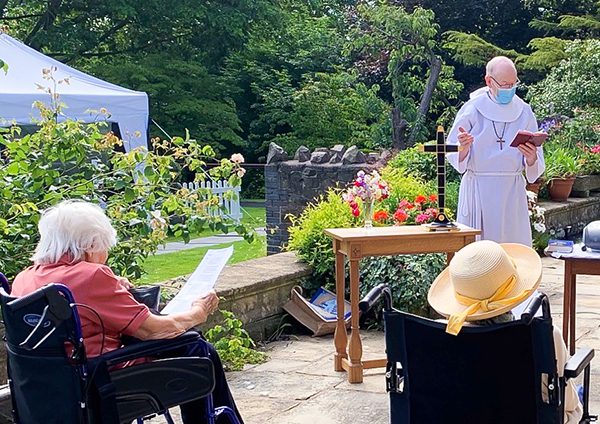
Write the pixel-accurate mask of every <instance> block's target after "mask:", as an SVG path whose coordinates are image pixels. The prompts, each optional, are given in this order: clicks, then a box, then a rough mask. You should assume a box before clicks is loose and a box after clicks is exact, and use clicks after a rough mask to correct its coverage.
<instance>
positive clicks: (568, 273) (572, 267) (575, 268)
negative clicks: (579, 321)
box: [560, 255, 600, 355]
mask: <svg viewBox="0 0 600 424" xmlns="http://www.w3.org/2000/svg"><path fill="white" fill-rule="evenodd" d="M560 259H562V260H563V261H564V262H565V274H564V279H565V280H564V281H565V284H564V287H563V290H564V291H563V327H562V333H563V339H564V341H565V344H566V345H567V347H568V348H569V353H570V354H571V355H573V354H574V353H575V318H576V312H575V309H576V308H575V304H576V297H577V296H576V286H577V274H587V275H600V259H597V258H593V259H592V258H590V259H583V258H570V257H568V256H567V255H565V256H562V257H561V258H560Z"/></svg>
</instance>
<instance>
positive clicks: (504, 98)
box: [496, 87, 517, 105]
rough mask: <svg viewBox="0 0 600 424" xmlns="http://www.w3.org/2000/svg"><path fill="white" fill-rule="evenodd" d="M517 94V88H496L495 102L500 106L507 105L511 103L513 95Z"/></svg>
mask: <svg viewBox="0 0 600 424" xmlns="http://www.w3.org/2000/svg"><path fill="white" fill-rule="evenodd" d="M516 92H517V87H513V88H498V90H497V92H496V101H497V102H498V103H500V104H501V105H507V104H509V103H510V102H512V99H513V97H514V96H515V93H516Z"/></svg>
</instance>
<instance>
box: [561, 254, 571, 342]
mask: <svg viewBox="0 0 600 424" xmlns="http://www.w3.org/2000/svg"><path fill="white" fill-rule="evenodd" d="M564 267H565V270H564V281H563V325H562V335H563V340H564V342H565V346H567V347H568V346H569V321H570V312H571V271H572V266H571V262H569V260H568V259H567V260H565V261H564Z"/></svg>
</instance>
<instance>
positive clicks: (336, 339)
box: [333, 249, 348, 371]
mask: <svg viewBox="0 0 600 424" xmlns="http://www.w3.org/2000/svg"><path fill="white" fill-rule="evenodd" d="M335 252H336V253H335V296H336V308H337V323H336V326H335V334H334V336H333V343H334V345H335V354H334V357H333V369H334V370H335V371H344V368H343V367H342V359H344V358H347V357H348V354H347V353H346V349H347V346H348V335H347V334H346V321H344V312H345V305H344V296H345V294H346V281H345V280H346V278H345V275H344V271H345V266H344V255H343V254H342V253H340V252H339V251H338V250H337V249H335Z"/></svg>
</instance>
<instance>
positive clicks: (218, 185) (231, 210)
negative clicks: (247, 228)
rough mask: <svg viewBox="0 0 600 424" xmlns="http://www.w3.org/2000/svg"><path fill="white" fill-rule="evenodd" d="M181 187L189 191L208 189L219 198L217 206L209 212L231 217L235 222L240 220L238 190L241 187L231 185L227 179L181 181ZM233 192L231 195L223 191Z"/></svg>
mask: <svg viewBox="0 0 600 424" xmlns="http://www.w3.org/2000/svg"><path fill="white" fill-rule="evenodd" d="M183 187H185V188H187V189H188V190H190V191H195V190H199V189H209V190H210V191H211V192H212V193H213V194H214V195H215V196H217V197H218V198H219V206H220V207H219V208H216V207H215V208H213V209H212V210H211V212H210V213H212V214H215V215H219V216H223V217H227V218H230V219H233V220H234V221H235V222H240V219H242V209H241V207H240V191H241V189H242V188H241V187H240V186H237V187H233V186H231V185H229V183H228V182H227V181H224V180H221V181H201V182H191V183H183ZM228 192H233V195H228V196H225V193H228Z"/></svg>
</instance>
